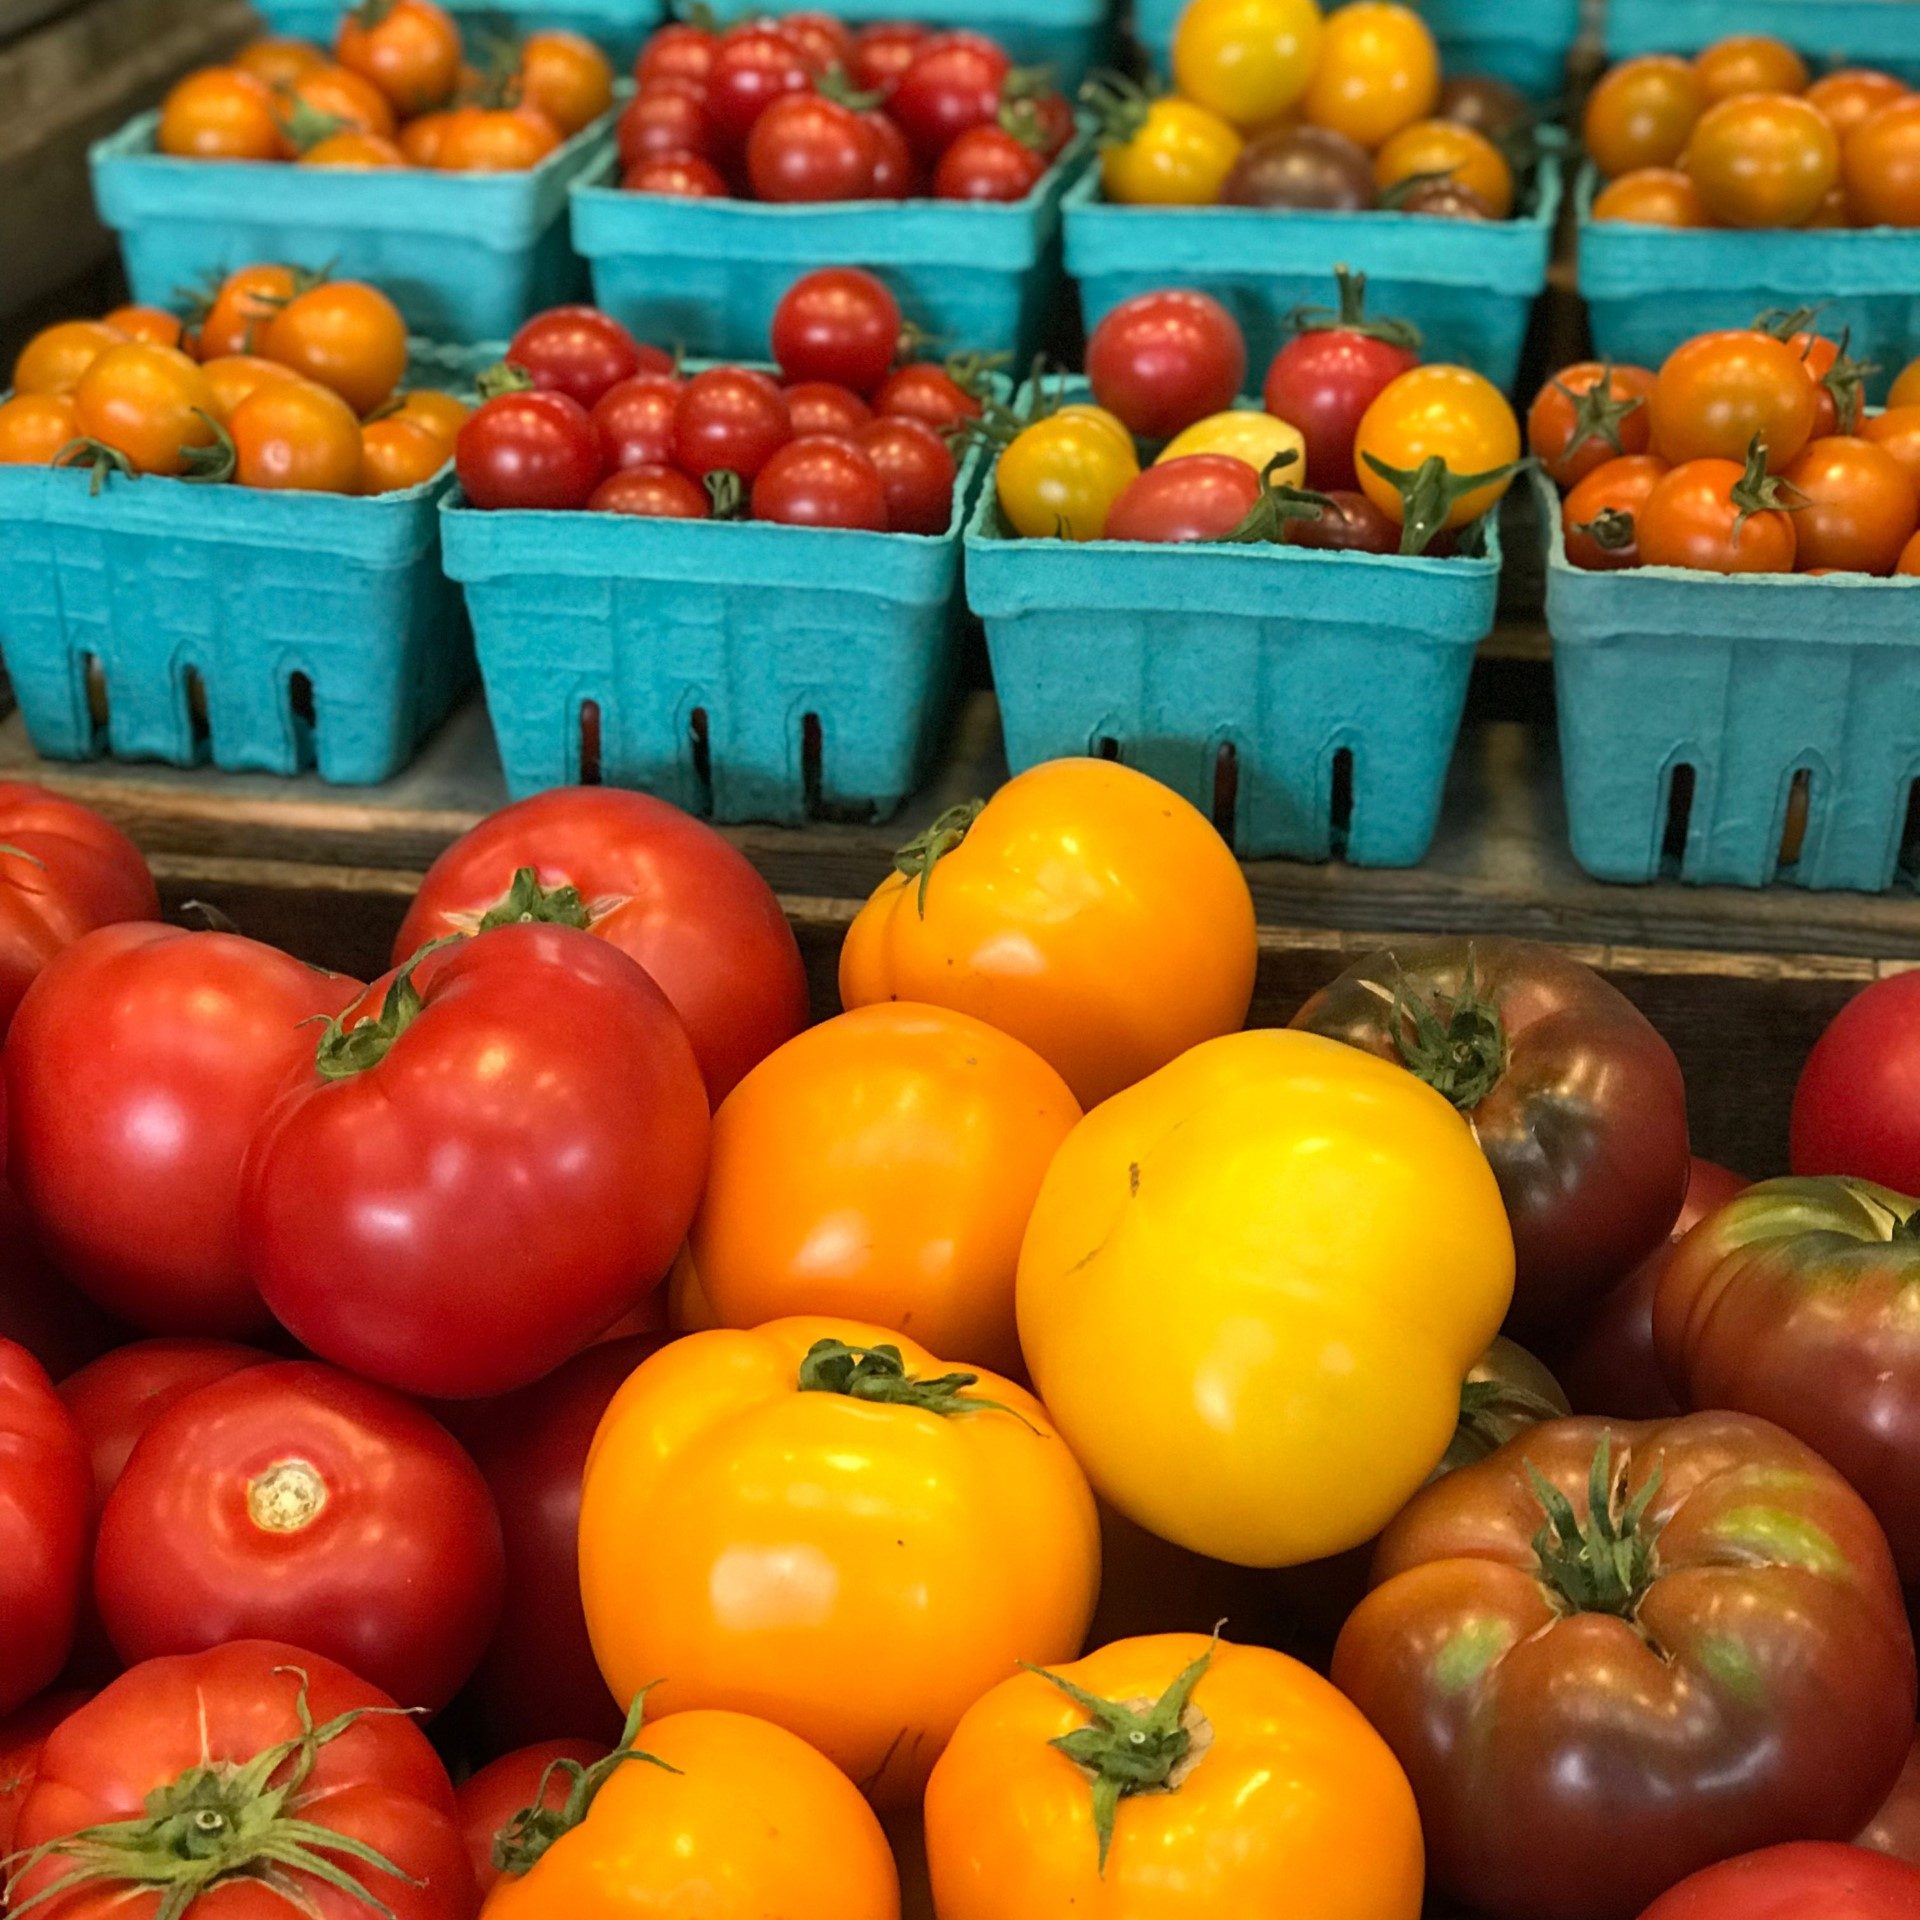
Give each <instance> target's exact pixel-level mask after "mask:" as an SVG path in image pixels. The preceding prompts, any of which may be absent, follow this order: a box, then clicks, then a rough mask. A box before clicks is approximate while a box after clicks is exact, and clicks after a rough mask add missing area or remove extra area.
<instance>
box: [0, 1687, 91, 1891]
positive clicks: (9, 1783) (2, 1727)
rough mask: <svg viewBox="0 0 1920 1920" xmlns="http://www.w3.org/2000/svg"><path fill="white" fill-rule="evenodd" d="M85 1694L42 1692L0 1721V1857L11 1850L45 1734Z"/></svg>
mask: <svg viewBox="0 0 1920 1920" xmlns="http://www.w3.org/2000/svg"><path fill="white" fill-rule="evenodd" d="M87 1697H88V1696H87V1694H86V1693H85V1691H84V1690H80V1689H76V1690H72V1691H68V1692H62V1693H43V1694H41V1695H40V1697H39V1698H38V1699H36V1700H35V1701H34V1702H33V1703H32V1705H30V1706H25V1707H22V1708H21V1709H20V1710H19V1712H18V1713H14V1714H10V1715H8V1717H7V1718H6V1720H5V1721H3V1722H0V1860H3V1859H5V1858H7V1856H8V1855H10V1854H11V1853H12V1852H13V1830H14V1826H15V1823H16V1822H17V1821H18V1820H19V1818H20V1809H21V1808H22V1807H23V1806H25V1805H26V1803H27V1795H28V1794H29V1793H31V1792H32V1791H33V1783H34V1780H35V1778H36V1777H37V1775H38V1774H39V1771H40V1752H41V1749H42V1748H43V1747H44V1746H45V1745H46V1744H47V1736H48V1735H49V1734H50V1733H52V1731H53V1730H54V1728H55V1727H57V1726H58V1725H59V1724H60V1722H61V1721H62V1720H64V1719H65V1718H66V1717H67V1715H68V1714H70V1713H71V1712H73V1710H74V1709H75V1708H76V1707H79V1706H84V1705H85V1704H86V1701H87Z"/></svg>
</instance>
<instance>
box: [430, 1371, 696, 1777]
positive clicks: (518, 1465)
mask: <svg viewBox="0 0 1920 1920" xmlns="http://www.w3.org/2000/svg"><path fill="white" fill-rule="evenodd" d="M660 1344H661V1342H660V1341H659V1340H658V1339H657V1338H654V1337H651V1336H642V1337H638V1338H633V1339H625V1340H607V1341H603V1342H601V1344H600V1345H599V1346H595V1347H589V1348H588V1349H587V1350H586V1352H585V1353H579V1354H575V1355H574V1357H573V1358H572V1359H571V1360H569V1361H568V1362H567V1363H566V1365H565V1366H563V1367H560V1368H558V1369H557V1370H556V1371H554V1372H553V1373H550V1374H549V1375H548V1376H547V1377H546V1379H544V1380H537V1381H535V1382H534V1384H533V1385H532V1386H530V1387H523V1388H522V1389H521V1390H520V1391H519V1392H518V1393H516V1394H511V1395H509V1396H508V1397H507V1398H506V1399H504V1400H496V1401H492V1402H489V1403H488V1404H487V1405H486V1406H485V1407H481V1408H476V1409H475V1410H474V1411H475V1414H476V1418H475V1420H474V1422H473V1424H472V1428H471V1444H472V1449H473V1458H474V1462H475V1464H476V1465H477V1466H478V1467H479V1469H480V1471H481V1473H482V1474H483V1475H484V1476H485V1478H486V1482H487V1485H488V1487H489V1489H490V1490H491V1491H492V1494H493V1500H494V1505H495V1507H496V1508H497V1509H498V1511H499V1514H500V1525H501V1531H502V1533H503V1535H504V1536H505V1539H506V1544H507V1559H506V1585H505V1594H504V1599H503V1601H502V1604H501V1608H500V1624H499V1626H498V1628H497V1629H496V1630H495V1633H494V1636H493V1640H492V1643H491V1644H490V1645H489V1647H488V1649H487V1652H486V1654H485V1656H484V1657H483V1658H482V1660H481V1662H480V1666H479V1669H478V1671H477V1672H476V1673H475V1674H474V1676H473V1681H472V1684H471V1686H470V1687H469V1688H468V1693H467V1702H466V1704H467V1707H468V1709H469V1710H470V1711H471V1712H472V1714H473V1716H474V1719H475V1723H476V1724H477V1726H478V1727H479V1729H480V1732H481V1735H482V1737H483V1739H484V1740H485V1742H486V1750H487V1751H493V1750H494V1749H496V1748H501V1747H515V1746H520V1745H523V1744H524V1743H526V1742H528V1741H534V1740H554V1739H560V1738H562V1737H567V1738H572V1739H576V1740H577V1739H579V1738H580V1737H582V1736H588V1737H591V1738H593V1739H595V1740H598V1741H599V1742H600V1744H601V1747H602V1748H603V1750H604V1749H608V1748H611V1747H612V1746H613V1745H614V1744H615V1742H616V1741H617V1740H618V1739H619V1736H620V1728H621V1726H622V1724H623V1722H624V1721H625V1719H626V1715H625V1714H624V1713H622V1712H621V1710H620V1708H619V1707H618V1706H617V1705H616V1704H615V1703H614V1698H613V1695H612V1694H610V1693H609V1692H608V1691H607V1683H606V1682H605V1681H604V1680H602V1679H601V1677H600V1669H599V1667H598V1666H597V1665H596V1664H595V1661H594V1658H593V1647H592V1644H591V1643H590V1642H589V1641H588V1639H587V1621H586V1615H585V1614H584V1613H583V1612H582V1611H581V1606H580V1480H581V1475H582V1474H583V1473H584V1471H585V1469H586V1464H587V1450H588V1448H589V1447H590V1446H591V1445H592V1444H593V1436H594V1431H595V1429H596V1428H597V1427H598V1426H599V1424H600V1420H601V1417H602V1415H604V1414H605V1412H606V1410H607V1405H608V1403H609V1402H610V1401H611V1400H612V1399H613V1396H614V1395H615V1394H616V1393H617V1392H619V1390H620V1389H621V1387H623V1386H624V1385H625V1384H626V1381H627V1377H628V1376H629V1375H630V1374H631V1373H632V1372H633V1370H634V1368H636V1367H637V1366H639V1364H640V1363H641V1361H643V1360H645V1359H646V1358H647V1357H648V1356H649V1355H651V1354H652V1353H653V1352H655V1351H656V1349H657V1348H658V1347H659V1346H660ZM532 1647H537V1648H538V1649H539V1656H538V1658H537V1659H529V1658H528V1649H529V1648H532ZM520 1804H521V1805H522V1806H525V1805H528V1804H530V1803H529V1802H527V1801H524V1800H523V1801H522V1802H521V1803H520Z"/></svg>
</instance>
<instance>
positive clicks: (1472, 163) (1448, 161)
mask: <svg viewBox="0 0 1920 1920" xmlns="http://www.w3.org/2000/svg"><path fill="white" fill-rule="evenodd" d="M1432 173H1439V174H1445V175H1446V176H1447V177H1448V178H1449V179H1451V180H1455V181H1457V182H1458V183H1459V184H1460V185H1461V186H1463V187H1467V188H1470V189H1471V190H1472V191H1473V192H1474V193H1477V194H1478V195H1479V196H1480V198H1481V199H1482V200H1484V201H1485V202H1486V203H1487V207H1488V210H1489V211H1490V212H1491V213H1492V215H1493V217H1494V218H1495V219H1496V220H1504V219H1506V218H1507V216H1508V215H1509V214H1510V213H1512V211H1513V196H1514V184H1513V168H1512V167H1511V166H1510V165H1509V164H1508V162H1507V156H1506V155H1505V154H1504V153H1502V152H1501V151H1500V149H1499V148H1498V147H1496V146H1495V145H1494V144H1493V142H1492V141H1491V140H1489V139H1488V138H1487V136H1486V135H1485V134H1484V133H1476V132H1475V131H1474V129H1473V128H1472V127H1466V126H1462V125H1461V124H1460V122H1459V121H1457V120H1416V121H1415V122H1414V123H1413V125H1412V126H1410V127H1402V128H1401V129H1400V131H1399V132H1398V133H1396V134H1395V135H1394V136H1393V137H1392V138H1391V139H1390V140H1389V141H1388V142H1387V143H1386V145H1385V146H1383V147H1382V148H1381V149H1380V151H1379V152H1378V153H1377V154H1375V155H1374V157H1373V178H1374V184H1375V185H1376V186H1378V187H1379V188H1380V190H1381V192H1382V193H1385V192H1387V191H1388V190H1389V189H1390V188H1393V187H1397V186H1399V185H1401V183H1402V182H1404V181H1407V180H1411V179H1413V178H1414V177H1415V176H1416V175H1419V174H1432Z"/></svg>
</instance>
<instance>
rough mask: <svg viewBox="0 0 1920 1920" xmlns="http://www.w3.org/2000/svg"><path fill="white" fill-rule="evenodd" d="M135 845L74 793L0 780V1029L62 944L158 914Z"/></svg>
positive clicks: (0, 1032)
mask: <svg viewBox="0 0 1920 1920" xmlns="http://www.w3.org/2000/svg"><path fill="white" fill-rule="evenodd" d="M159 917H160V896H159V894H158V893H157V892H155V890H154V885H153V875H152V874H151V873H149V872H148V871H147V863H146V862H145V861H144V860H143V859H141V857H140V850H139V848H138V847H136V846H135V845H134V844H133V842H132V841H131V840H129V839H128V838H127V836H126V835H125V834H124V833H122V832H121V831H120V829H119V828H118V827H116V826H114V825H113V824H112V823H111V822H109V821H106V820H103V819H102V818H101V817H100V816H99V815H98V814H97V813H95V812H94V811H93V809H92V808H91V807H83V806H81V805H80V803H79V802H78V801H77V800H63V799H62V798H61V797H60V796H59V795H58V794H57V793H49V792H48V791H47V790H46V788H45V787H36V786H32V785H30V784H29V783H28V782H27V781H24V780H6V781H0V1035H4V1034H5V1033H6V1030H7V1027H8V1024H9V1023H10V1022H11V1021H12V1019H13V1013H14V1009H15V1008H16V1007H17V1006H19V1004H20V996H21V995H22V994H24V993H25V992H26V990H27V989H28V988H29V987H30V986H32V984H33V981H34V976H35V975H36V974H37V973H39V971H40V969H41V968H42V967H44V966H45V965H46V964H47V962H48V961H49V960H51V959H52V958H53V956H54V955H55V954H56V953H58V952H59V951H60V949H61V948H62V947H65V946H70V945H71V944H72V943H73V942H74V941H75V940H77V939H79V937H80V936H81V935H82V934H83V933H87V932H89V931H91V930H92V929H93V928H94V927H104V926H109V925H111V924H112V923H113V922H114V921H116V920H157V919H158V918H159Z"/></svg>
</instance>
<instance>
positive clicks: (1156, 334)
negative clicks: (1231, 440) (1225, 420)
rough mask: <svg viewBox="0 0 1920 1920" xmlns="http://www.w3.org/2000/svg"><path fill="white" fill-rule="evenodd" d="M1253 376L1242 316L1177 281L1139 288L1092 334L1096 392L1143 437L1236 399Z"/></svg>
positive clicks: (1161, 435) (1158, 435) (1090, 364)
mask: <svg viewBox="0 0 1920 1920" xmlns="http://www.w3.org/2000/svg"><path fill="white" fill-rule="evenodd" d="M1246 377H1247V343H1246V338H1245V336H1244V335H1243V334H1242V333H1241V331H1240V327H1239V323H1238V322H1237V321H1236V320H1235V319H1234V317H1233V315H1232V314H1230V313H1229V312H1228V311H1227V310H1226V308H1225V307H1223V306H1222V305H1221V304H1220V302H1219V301H1217V300H1216V299H1214V298H1213V297H1212V295H1210V294H1205V293H1193V292H1189V291H1187V290H1185V289H1180V288H1175V289H1170V290H1168V291H1166V292H1162V293H1142V294H1135V295H1134V296H1133V298H1132V299H1130V300H1123V301H1121V303H1120V304H1119V305H1118V306H1117V307H1114V308H1113V309H1112V310H1111V311H1110V312H1109V313H1108V314H1107V315H1106V317H1105V318H1104V319H1102V320H1101V322H1100V324H1099V325H1098V326H1097V327H1095V328H1094V330H1093V333H1092V335H1091V337H1090V338H1089V339H1088V341H1087V378H1088V380H1089V382H1090V383H1091V384H1092V387H1093V394H1094V398H1095V399H1096V400H1097V401H1099V403H1100V404H1101V406H1103V407H1105V408H1107V409H1108V410H1109V411H1111V412H1112V413H1114V414H1117V415H1118V416H1119V418H1120V420H1121V421H1122V422H1123V423H1124V424H1125V426H1126V427H1127V428H1128V429H1129V430H1130V431H1131V432H1133V433H1136V434H1138V435H1139V436H1140V437H1141V438H1142V439H1145V440H1166V439H1170V438H1171V437H1172V436H1173V435H1174V434H1176V433H1178V432H1179V431H1180V429H1181V428H1182V427H1187V426H1191V425H1192V424H1193V422H1194V421H1196V420H1199V419H1203V418H1205V416H1206V415H1208V414H1211V413H1221V412H1224V411H1225V410H1226V409H1227V408H1229V407H1231V406H1232V405H1233V402H1234V400H1235V399H1236V398H1237V397H1238V395H1239V392H1240V388H1241V384H1242V382H1244V381H1245V379H1246Z"/></svg>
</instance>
